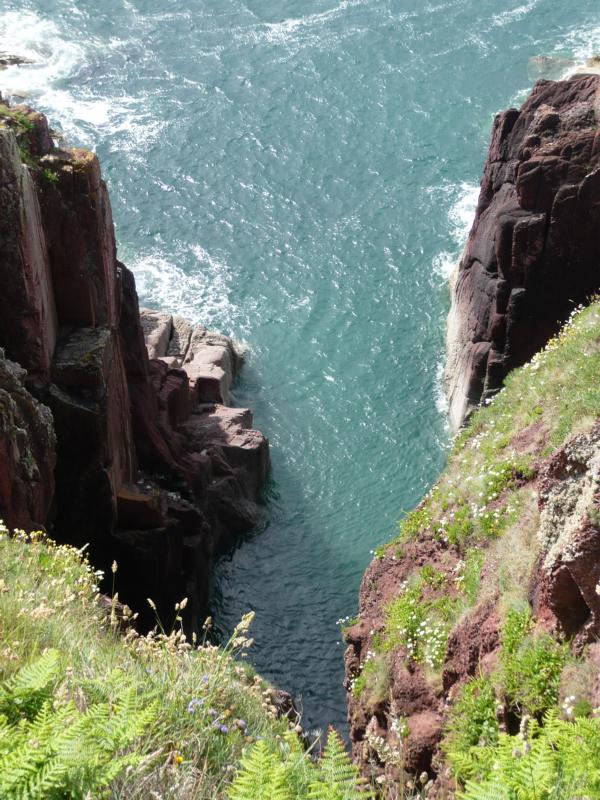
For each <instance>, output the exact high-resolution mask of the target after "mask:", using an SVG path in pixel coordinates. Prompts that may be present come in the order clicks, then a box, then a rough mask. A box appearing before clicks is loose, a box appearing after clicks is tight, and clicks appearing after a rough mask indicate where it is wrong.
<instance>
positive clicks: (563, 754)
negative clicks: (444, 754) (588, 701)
mask: <svg viewBox="0 0 600 800" xmlns="http://www.w3.org/2000/svg"><path fill="white" fill-rule="evenodd" d="M483 750H486V748H483ZM487 751H488V752H487V760H486V763H485V764H484V762H483V760H482V761H481V762H480V763H479V765H478V766H479V768H480V772H482V773H484V774H482V775H481V777H480V780H479V781H475V780H469V781H467V783H466V786H465V790H464V792H463V793H462V794H459V795H458V797H459V798H461V800H572V798H574V797H586V798H588V800H592V799H593V800H598V799H599V798H600V723H599V722H598V720H594V719H576V720H574V721H573V722H566V721H564V720H561V719H559V717H558V714H557V712H556V710H552V711H550V712H548V713H547V714H546V716H545V718H544V725H543V726H541V725H537V724H536V723H533V724H532V729H531V731H530V733H529V734H528V737H527V741H523V739H522V738H521V737H519V736H509V735H507V734H502V735H501V736H500V737H499V740H498V743H497V744H496V746H495V747H493V748H487Z"/></svg>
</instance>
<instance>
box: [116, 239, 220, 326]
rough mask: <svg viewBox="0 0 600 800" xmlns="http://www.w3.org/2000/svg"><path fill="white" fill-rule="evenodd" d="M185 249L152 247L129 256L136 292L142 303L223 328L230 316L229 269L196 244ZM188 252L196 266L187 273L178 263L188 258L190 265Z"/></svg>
mask: <svg viewBox="0 0 600 800" xmlns="http://www.w3.org/2000/svg"><path fill="white" fill-rule="evenodd" d="M187 250H188V252H184V251H183V246H180V247H179V248H177V250H176V252H175V253H174V254H173V255H172V256H170V255H169V256H167V255H166V254H165V253H164V252H162V251H160V250H153V251H150V252H147V253H145V254H142V255H139V256H138V257H137V258H134V259H132V260H131V261H130V266H131V269H132V271H133V273H134V274H135V279H136V284H137V290H138V294H139V295H140V297H141V298H142V301H143V302H146V303H152V304H154V305H156V306H158V307H159V308H164V309H165V310H168V311H171V312H173V313H177V314H181V315H182V316H184V317H187V318H188V319H190V320H192V321H193V322H202V323H203V324H204V325H208V326H211V325H214V324H216V325H217V326H219V327H222V326H223V320H227V319H230V318H231V317H232V315H233V305H232V303H231V301H230V299H229V295H230V270H229V269H228V267H227V265H226V264H225V263H223V262H222V261H220V260H219V259H218V258H215V257H214V256H211V254H210V253H208V252H207V251H206V250H205V249H204V248H203V247H202V246H201V245H199V244H197V245H192V246H191V247H189V248H187ZM190 251H191V253H192V255H193V256H194V257H195V259H196V267H195V268H192V269H190V270H189V271H188V272H187V273H186V272H184V271H183V270H182V269H181V267H179V266H178V264H177V262H179V261H180V260H183V258H184V257H187V258H186V260H187V262H188V264H189V261H190V259H189V254H190Z"/></svg>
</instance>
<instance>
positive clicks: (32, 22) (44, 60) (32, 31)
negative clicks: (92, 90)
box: [0, 11, 85, 96]
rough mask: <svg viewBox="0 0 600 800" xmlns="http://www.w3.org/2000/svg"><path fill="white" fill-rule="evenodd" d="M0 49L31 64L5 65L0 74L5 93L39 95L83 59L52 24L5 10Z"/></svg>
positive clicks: (25, 13) (29, 14)
mask: <svg viewBox="0 0 600 800" xmlns="http://www.w3.org/2000/svg"><path fill="white" fill-rule="evenodd" d="M0 50H1V51H4V52H8V53H10V54H11V55H16V56H22V57H24V58H27V59H30V60H31V61H33V62H34V63H33V64H26V65H14V66H9V67H7V68H6V69H5V70H3V71H2V72H1V73H0V82H1V84H2V88H3V89H4V90H5V91H9V90H11V91H14V92H17V91H18V92H22V93H27V94H32V95H36V96H39V95H42V94H44V93H45V92H47V91H48V87H49V86H52V85H53V84H54V83H55V82H56V81H57V80H60V79H61V78H66V77H68V76H69V75H71V74H72V73H73V72H74V71H75V70H76V69H77V67H78V66H80V65H81V64H82V63H83V62H84V60H85V53H84V50H83V48H82V47H81V46H80V45H78V44H76V43H75V42H72V41H68V40H67V39H66V38H65V37H64V36H62V35H61V33H60V31H59V29H58V27H57V25H56V23H55V22H54V21H52V20H50V19H43V18H42V17H39V16H38V15H37V14H34V13H33V12H31V11H8V12H6V13H4V14H2V16H1V17H0Z"/></svg>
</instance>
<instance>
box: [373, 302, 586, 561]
mask: <svg viewBox="0 0 600 800" xmlns="http://www.w3.org/2000/svg"><path fill="white" fill-rule="evenodd" d="M599 371H600V302H598V301H597V300H596V301H595V302H593V303H592V304H591V305H590V306H589V307H588V308H586V309H577V310H576V311H575V312H573V314H572V316H571V318H570V320H569V322H568V323H567V324H566V325H565V326H564V328H563V329H562V331H561V332H560V333H559V334H558V336H556V337H555V338H554V339H552V340H551V341H550V342H549V343H548V345H547V346H546V348H545V349H544V350H543V351H542V352H540V353H539V354H538V355H536V356H535V357H534V358H533V359H532V361H531V362H530V363H529V364H527V365H526V366H524V367H522V368H520V369H517V370H515V371H514V372H512V373H511V374H510V375H509V376H508V377H507V379H506V386H505V388H504V389H503V390H502V391H501V392H500V393H499V394H498V395H497V396H496V397H495V398H494V399H493V401H492V402H491V403H490V404H489V405H488V406H487V407H486V408H482V409H480V410H479V411H477V412H476V413H475V414H474V415H473V417H472V418H471V421H470V422H469V423H468V424H467V426H466V428H465V429H464V430H463V431H462V432H461V433H460V434H459V436H458V437H457V438H456V440H455V443H454V447H453V450H452V452H451V454H450V457H449V463H448V467H447V469H446V470H445V472H444V474H443V476H442V477H441V479H440V481H439V482H438V483H437V484H436V486H435V487H434V488H433V489H432V491H431V492H430V493H429V495H428V496H427V497H426V498H425V500H424V501H423V503H422V504H421V505H420V506H419V507H418V508H417V509H415V510H414V511H412V512H410V513H409V514H407V515H406V516H405V518H404V519H403V520H402V522H401V523H400V535H399V537H398V538H397V539H395V540H394V541H393V542H391V543H390V544H389V545H388V548H391V547H396V546H397V545H398V544H400V545H401V544H403V543H404V542H406V541H408V540H410V539H416V538H421V537H423V536H430V537H431V536H432V537H434V538H439V539H441V540H443V541H445V542H448V543H450V544H453V545H456V546H458V547H462V546H464V545H467V544H468V543H469V542H478V541H479V542H485V540H487V539H489V538H493V537H495V536H499V535H500V534H501V533H502V532H503V531H504V530H506V528H507V527H508V526H509V525H510V524H511V522H513V521H514V519H515V514H514V511H515V508H514V500H515V498H516V496H517V495H518V492H519V488H520V487H521V486H522V485H523V484H526V483H527V482H528V481H530V480H531V479H532V478H534V477H535V470H536V460H537V459H538V458H544V457H546V456H547V455H549V454H550V453H551V452H552V451H553V450H554V449H555V448H556V447H558V446H559V445H560V444H562V443H563V442H564V441H565V440H566V439H567V438H569V437H570V436H572V435H574V434H575V433H577V432H579V431H581V430H586V429H588V428H589V427H591V424H592V423H593V421H594V420H595V419H596V418H597V417H598V416H599V415H600V382H599V381H598V380H597V376H598V374H599ZM535 430H537V431H538V432H539V435H538V440H540V441H541V446H540V447H539V448H538V449H539V452H535V449H534V448H533V447H532V446H531V445H528V444H527V443H526V444H524V445H522V446H520V445H519V443H518V438H519V436H522V435H523V433H524V432H526V431H530V432H531V433H532V438H534V436H533V434H534V431H535ZM383 552H385V550H384V551H383Z"/></svg>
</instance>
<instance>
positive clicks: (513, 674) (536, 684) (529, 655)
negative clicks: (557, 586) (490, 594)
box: [501, 609, 569, 717]
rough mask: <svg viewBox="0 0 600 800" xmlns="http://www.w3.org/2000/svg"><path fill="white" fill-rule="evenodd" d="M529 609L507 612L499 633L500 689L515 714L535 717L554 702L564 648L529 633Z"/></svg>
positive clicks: (565, 655)
mask: <svg viewBox="0 0 600 800" xmlns="http://www.w3.org/2000/svg"><path fill="white" fill-rule="evenodd" d="M532 626H533V619H532V617H531V614H530V612H529V609H527V610H526V611H523V612H519V611H514V610H511V611H509V612H508V615H507V619H506V622H505V624H504V629H503V631H502V649H501V662H502V666H501V682H502V690H503V693H504V695H505V696H506V697H508V698H510V702H511V704H512V705H513V706H514V708H515V709H516V710H517V711H518V712H519V713H522V712H526V713H528V714H532V715H534V716H537V717H541V715H542V714H543V713H544V712H545V711H548V710H549V709H550V708H552V706H554V705H556V703H557V701H558V693H559V687H560V679H561V674H562V671H563V669H564V667H565V665H566V663H567V661H568V659H569V651H568V648H567V647H566V646H565V645H563V644H560V643H559V642H557V641H556V640H555V639H553V638H552V637H551V636H550V635H548V634H545V633H538V632H530V631H531V628H532Z"/></svg>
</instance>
